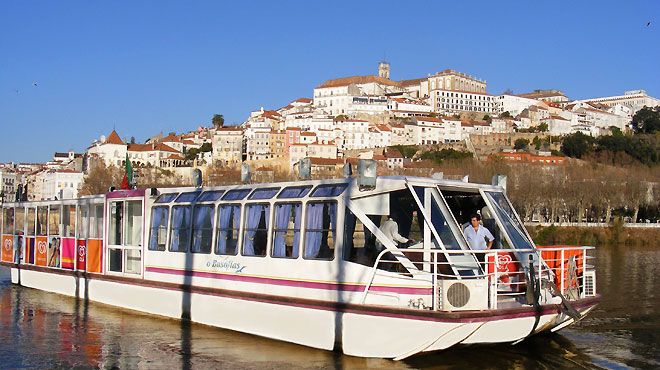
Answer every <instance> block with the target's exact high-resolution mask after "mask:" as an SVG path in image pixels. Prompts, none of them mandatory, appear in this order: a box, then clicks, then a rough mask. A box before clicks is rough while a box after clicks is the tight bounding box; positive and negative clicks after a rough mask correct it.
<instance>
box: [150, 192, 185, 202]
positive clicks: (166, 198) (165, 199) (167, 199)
mask: <svg viewBox="0 0 660 370" xmlns="http://www.w3.org/2000/svg"><path fill="white" fill-rule="evenodd" d="M178 195H179V193H165V194H161V195H160V196H159V197H158V199H156V202H155V203H169V202H171V201H173V200H174V198H176V197H177V196H178Z"/></svg>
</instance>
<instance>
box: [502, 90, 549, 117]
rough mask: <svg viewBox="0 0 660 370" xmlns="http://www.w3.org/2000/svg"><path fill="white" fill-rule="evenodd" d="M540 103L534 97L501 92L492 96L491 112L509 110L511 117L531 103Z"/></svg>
mask: <svg viewBox="0 0 660 370" xmlns="http://www.w3.org/2000/svg"><path fill="white" fill-rule="evenodd" d="M541 104H543V103H541V102H540V101H539V100H536V99H531V98H525V97H522V96H517V95H507V94H502V95H498V96H495V97H493V114H495V115H501V114H502V113H504V112H509V114H510V115H511V116H512V117H515V116H517V115H519V114H520V113H522V111H523V110H525V109H527V108H529V107H531V106H533V105H541Z"/></svg>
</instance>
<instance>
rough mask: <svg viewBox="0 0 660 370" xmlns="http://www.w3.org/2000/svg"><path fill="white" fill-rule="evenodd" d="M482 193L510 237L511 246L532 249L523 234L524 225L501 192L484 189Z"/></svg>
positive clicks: (531, 245) (532, 246)
mask: <svg viewBox="0 0 660 370" xmlns="http://www.w3.org/2000/svg"><path fill="white" fill-rule="evenodd" d="M484 194H485V195H486V198H488V200H489V201H490V203H491V204H492V206H493V208H494V209H493V211H494V212H495V213H496V214H497V216H498V218H499V219H500V220H501V221H502V226H503V227H504V229H505V230H506V233H507V234H508V235H509V237H510V238H511V242H512V243H513V248H515V249H533V248H534V245H533V244H532V242H531V241H530V240H529V238H528V237H527V235H526V234H525V231H524V229H523V227H524V226H523V225H521V224H520V222H519V221H518V217H516V214H515V212H514V210H513V208H512V207H511V204H510V203H509V201H508V200H507V199H506V196H505V195H504V194H503V193H500V192H493V191H486V192H484Z"/></svg>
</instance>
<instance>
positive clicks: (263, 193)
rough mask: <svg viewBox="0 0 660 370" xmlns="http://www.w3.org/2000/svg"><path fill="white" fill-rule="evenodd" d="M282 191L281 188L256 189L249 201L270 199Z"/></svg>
mask: <svg viewBox="0 0 660 370" xmlns="http://www.w3.org/2000/svg"><path fill="white" fill-rule="evenodd" d="M278 191H280V188H266V189H256V190H255V191H253V192H252V194H250V196H249V197H248V199H270V198H272V197H274V196H275V194H277V192H278Z"/></svg>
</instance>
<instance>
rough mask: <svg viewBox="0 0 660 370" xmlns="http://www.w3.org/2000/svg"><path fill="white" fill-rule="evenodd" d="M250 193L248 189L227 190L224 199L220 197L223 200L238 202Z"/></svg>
mask: <svg viewBox="0 0 660 370" xmlns="http://www.w3.org/2000/svg"><path fill="white" fill-rule="evenodd" d="M249 192H250V189H234V190H229V191H228V192H227V193H226V194H225V196H224V197H222V199H223V200H240V199H243V198H245V197H246V196H247V195H248V193H249Z"/></svg>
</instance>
